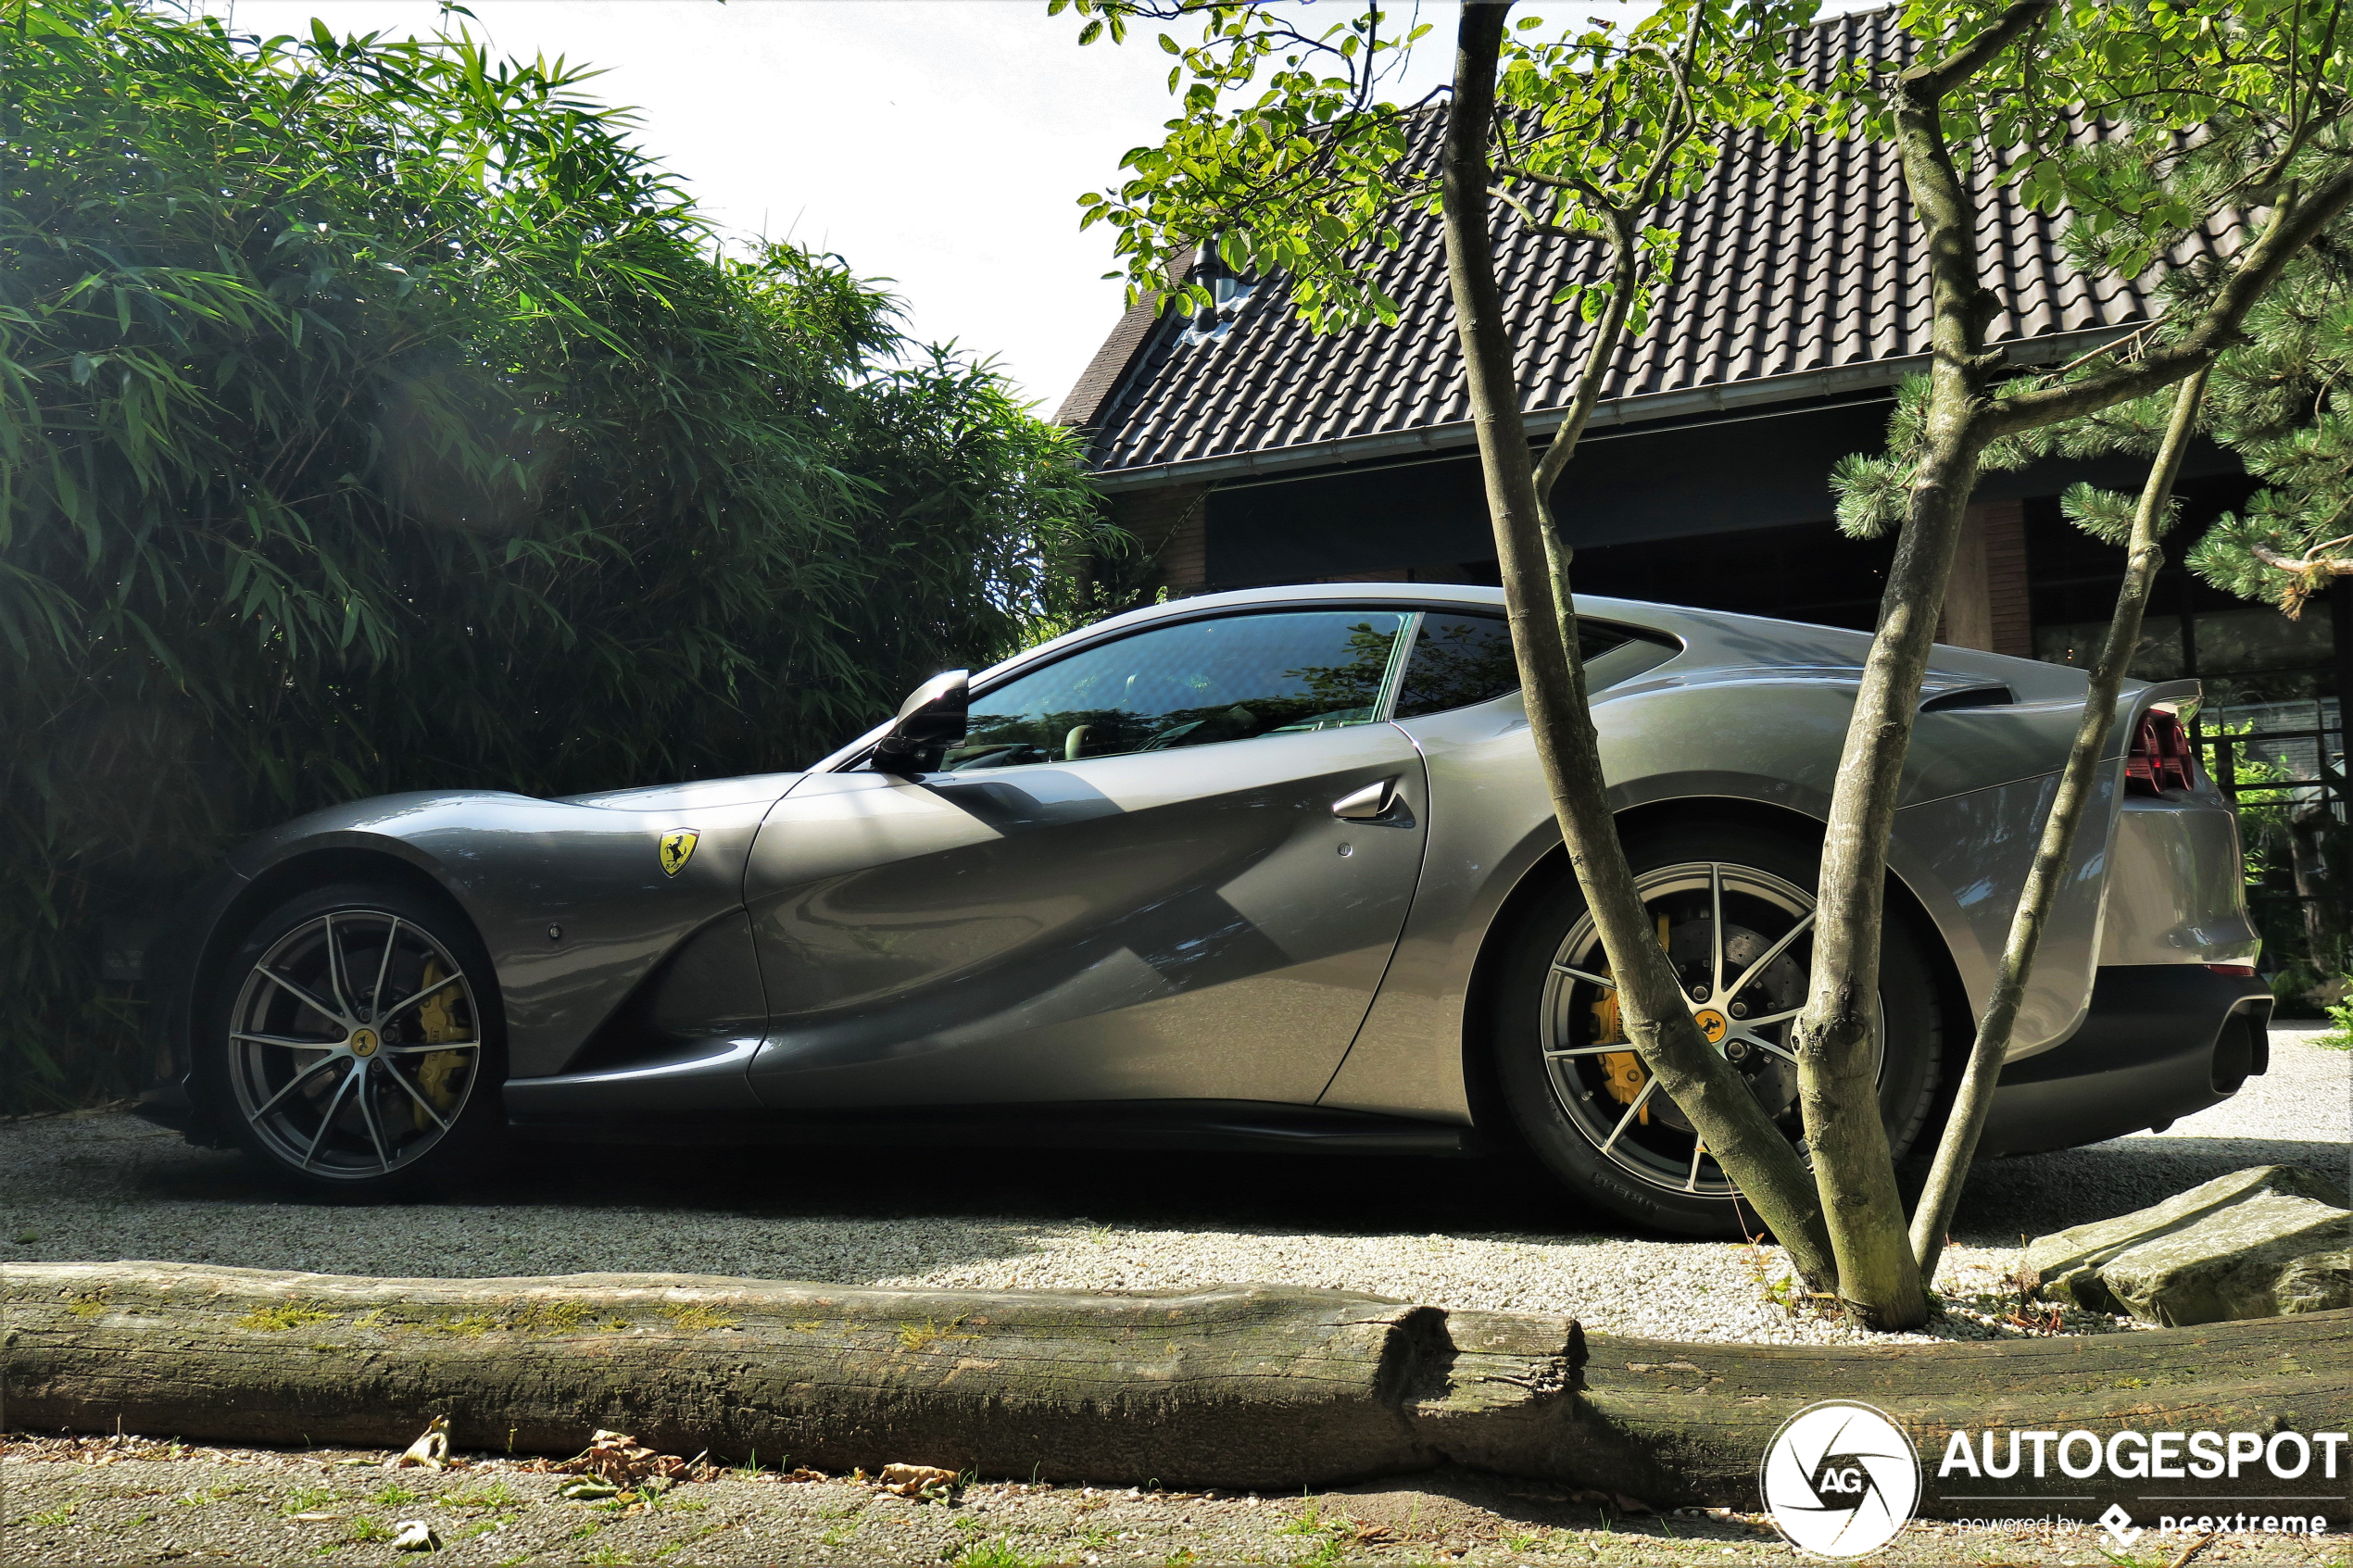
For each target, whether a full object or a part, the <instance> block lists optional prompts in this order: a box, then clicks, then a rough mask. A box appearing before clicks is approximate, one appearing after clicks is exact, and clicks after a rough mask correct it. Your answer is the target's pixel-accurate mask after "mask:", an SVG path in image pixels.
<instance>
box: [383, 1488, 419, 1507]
mask: <svg viewBox="0 0 2353 1568" xmlns="http://www.w3.org/2000/svg"><path fill="white" fill-rule="evenodd" d="M424 1495H425V1494H424V1493H422V1492H412V1491H410V1490H409V1488H408V1487H406V1486H400V1485H398V1484H395V1485H393V1486H386V1487H385V1488H384V1490H383V1491H381V1492H378V1493H377V1494H376V1506H377V1507H379V1508H398V1507H399V1506H400V1505H401V1504H402V1503H407V1502H416V1501H418V1500H419V1499H422V1498H423V1496H424Z"/></svg>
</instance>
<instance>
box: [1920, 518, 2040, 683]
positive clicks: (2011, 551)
mask: <svg viewBox="0 0 2353 1568" xmlns="http://www.w3.org/2000/svg"><path fill="white" fill-rule="evenodd" d="M1936 640H1937V641H1939V642H1942V643H1951V644H1952V645H1954V646H1956V647H1965V648H1982V649H1984V650H1985V651H1986V652H1988V653H2007V654H2014V655H2016V656H2017V657H2019V658H2020V659H2031V658H2032V657H2033V655H2034V618H2033V614H2032V609H2031V608H2030V606H2029V604H2028V600H2027V590H2026V503H2025V502H2024V501H2020V500H2010V501H1980V502H1978V503H1977V504H1976V505H1974V506H1972V507H1970V508H1969V516H1968V518H1967V519H1966V520H1965V521H1963V522H1962V524H1961V542H1960V546H1959V547H1958V548H1957V550H1956V551H1955V552H1954V556H1953V577H1952V581H1951V583H1949V584H1948V585H1947V586H1946V588H1945V590H1944V618H1943V620H1942V621H1939V622H1938V624H1937V629H1936Z"/></svg>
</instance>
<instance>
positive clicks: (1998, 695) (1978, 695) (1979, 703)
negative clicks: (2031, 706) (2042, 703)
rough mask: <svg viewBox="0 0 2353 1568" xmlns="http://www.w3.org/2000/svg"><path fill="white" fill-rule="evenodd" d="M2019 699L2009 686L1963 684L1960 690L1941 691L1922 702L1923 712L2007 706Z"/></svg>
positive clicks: (1921, 709)
mask: <svg viewBox="0 0 2353 1568" xmlns="http://www.w3.org/2000/svg"><path fill="white" fill-rule="evenodd" d="M2017 700H2018V695H2017V694H2016V693H2015V692H2013V691H2011V690H2010V689H2009V687H2007V686H2000V685H1994V686H1963V687H1962V688H1961V689H1960V690H1958V691H1952V692H1939V693H1937V694H1936V695H1935V696H1932V697H1930V698H1929V699H1928V700H1927V701H1926V702H1923V703H1921V704H1920V711H1921V712H1923V713H1952V712H1955V711H1957V710H1958V709H1965V708H2007V707H2009V706H2010V705H2011V704H2012V703H2014V702H2016V701H2017Z"/></svg>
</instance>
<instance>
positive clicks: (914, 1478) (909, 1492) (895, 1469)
mask: <svg viewBox="0 0 2353 1568" xmlns="http://www.w3.org/2000/svg"><path fill="white" fill-rule="evenodd" d="M878 1484H879V1485H880V1486H881V1487H882V1489H883V1490H884V1491H886V1492H893V1493H896V1494H897V1495H899V1496H900V1497H902V1498H929V1497H941V1498H944V1497H946V1496H947V1495H948V1494H949V1493H950V1492H952V1491H954V1490H955V1489H956V1473H955V1472H954V1471H952V1470H942V1469H940V1468H939V1467H938V1466H937V1465H936V1464H886V1465H884V1466H883V1470H882V1476H881V1478H880V1481H879V1482H878Z"/></svg>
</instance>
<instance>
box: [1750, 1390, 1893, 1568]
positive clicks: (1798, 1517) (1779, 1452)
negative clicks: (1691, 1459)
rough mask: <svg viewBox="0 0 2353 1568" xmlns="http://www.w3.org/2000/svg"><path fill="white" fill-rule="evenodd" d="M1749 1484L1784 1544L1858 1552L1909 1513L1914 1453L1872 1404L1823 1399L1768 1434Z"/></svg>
mask: <svg viewBox="0 0 2353 1568" xmlns="http://www.w3.org/2000/svg"><path fill="white" fill-rule="evenodd" d="M1757 1490H1758V1491H1760V1492H1761V1493H1763V1494H1764V1498H1765V1509H1766V1512H1768V1513H1770V1514H1771V1515H1772V1517H1773V1523H1774V1524H1775V1525H1776V1526H1778V1527H1779V1528H1780V1532H1781V1535H1782V1536H1783V1537H1785V1538H1786V1539H1787V1540H1788V1541H1789V1544H1790V1545H1792V1546H1793V1547H1795V1548H1797V1549H1799V1550H1800V1551H1810V1552H1812V1553H1814V1554H1815V1555H1816V1556H1818V1557H1860V1556H1862V1555H1863V1554H1864V1553H1865V1552H1868V1551H1876V1550H1877V1549H1879V1548H1881V1547H1882V1546H1884V1545H1886V1544H1887V1542H1888V1541H1890V1540H1892V1539H1893V1538H1894V1536H1895V1533H1896V1532H1897V1531H1898V1530H1901V1529H1902V1528H1903V1527H1904V1522H1905V1521H1906V1520H1907V1519H1909V1518H1910V1517H1911V1516H1912V1509H1913V1507H1914V1505H1916V1504H1917V1503H1918V1502H1919V1499H1920V1460H1919V1453H1918V1452H1917V1451H1916V1450H1915V1449H1913V1448H1912V1440H1911V1439H1910V1438H1909V1437H1906V1436H1904V1433H1903V1431H1902V1429H1901V1428H1899V1427H1898V1426H1897V1425H1896V1424H1894V1422H1892V1421H1890V1420H1888V1419H1887V1417H1886V1416H1885V1415H1883V1414H1881V1412H1880V1411H1875V1410H1873V1409H1872V1408H1871V1407H1870V1406H1869V1405H1858V1404H1854V1403H1851V1402H1849V1401H1847V1400H1843V1399H1827V1400H1824V1401H1823V1402H1822V1403H1820V1404H1818V1405H1808V1406H1807V1407H1806V1409H1804V1410H1802V1411H1798V1412H1797V1413H1796V1414H1795V1415H1793V1416H1792V1417H1790V1418H1789V1420H1787V1421H1786V1422H1783V1423H1782V1424H1781V1429H1780V1431H1779V1432H1776V1433H1775V1434H1773V1441H1772V1442H1771V1444H1770V1445H1768V1447H1767V1448H1766V1449H1765V1461H1764V1463H1763V1464H1761V1465H1760V1466H1758V1470H1757Z"/></svg>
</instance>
